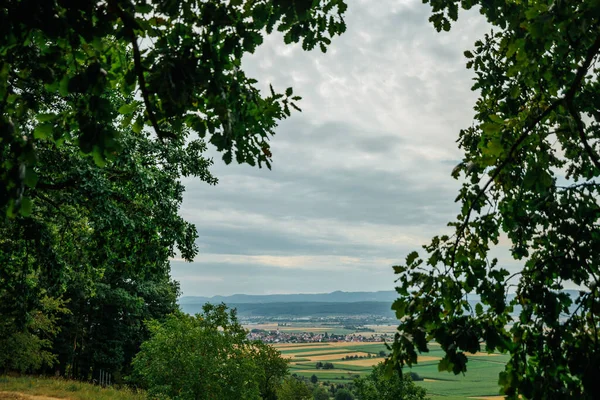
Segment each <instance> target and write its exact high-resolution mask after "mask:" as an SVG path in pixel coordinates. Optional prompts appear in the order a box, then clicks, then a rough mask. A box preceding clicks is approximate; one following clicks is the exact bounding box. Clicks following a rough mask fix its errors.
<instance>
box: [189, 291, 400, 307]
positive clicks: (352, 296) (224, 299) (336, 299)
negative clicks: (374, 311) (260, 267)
mask: <svg viewBox="0 0 600 400" xmlns="http://www.w3.org/2000/svg"><path fill="white" fill-rule="evenodd" d="M396 298H398V294H397V293H396V292H395V291H393V290H388V291H379V292H342V291H339V290H338V291H335V292H332V293H311V294H303V293H299V294H266V295H253V294H234V295H231V296H213V297H202V296H183V297H181V298H180V299H179V304H181V305H184V304H204V303H226V304H232V303H235V304H249V303H254V304H256V303H313V302H314V303H356V302H364V301H367V302H385V303H391V302H393V301H394V300H395V299H396Z"/></svg>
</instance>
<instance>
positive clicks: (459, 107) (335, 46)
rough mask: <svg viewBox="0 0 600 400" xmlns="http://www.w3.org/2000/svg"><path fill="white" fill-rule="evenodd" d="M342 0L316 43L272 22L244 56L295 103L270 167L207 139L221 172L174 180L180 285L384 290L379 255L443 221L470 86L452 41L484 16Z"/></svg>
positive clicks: (405, 248)
mask: <svg viewBox="0 0 600 400" xmlns="http://www.w3.org/2000/svg"><path fill="white" fill-rule="evenodd" d="M348 3H349V9H348V12H347V14H346V18H345V20H346V23H347V27H348V29H347V31H346V33H344V34H343V35H342V36H340V37H336V38H335V39H334V40H333V41H332V44H331V46H330V47H329V50H328V51H327V53H325V54H323V53H321V52H320V51H319V50H313V51H311V52H305V51H303V50H302V49H301V47H300V46H299V45H294V46H290V45H285V44H284V43H283V39H282V37H281V36H280V35H272V36H268V37H265V41H264V43H263V45H262V46H261V47H260V48H259V49H258V50H257V52H256V53H255V54H253V55H251V56H249V57H247V58H245V59H244V60H243V66H242V68H243V69H244V70H245V72H246V74H247V75H248V76H250V77H254V78H255V79H257V80H258V81H259V82H260V84H261V85H262V86H261V88H262V89H266V88H268V85H269V84H272V85H273V87H274V88H275V89H276V90H278V91H279V92H282V91H284V90H285V88H287V87H289V86H292V87H293V88H294V94H298V95H300V96H302V98H303V99H302V101H300V102H299V106H300V107H301V108H302V110H303V112H302V113H298V112H296V113H293V114H292V116H291V118H289V119H287V120H284V121H282V122H281V123H280V124H279V126H278V128H277V129H276V135H275V136H274V137H273V138H272V140H271V150H272V153H273V168H272V170H270V171H269V170H268V169H266V168H263V169H258V168H253V167H250V166H248V165H242V166H240V165H233V164H232V165H228V166H225V165H224V163H223V162H222V161H221V160H220V155H218V154H217V153H213V152H211V153H210V155H211V156H212V157H214V161H215V165H214V167H213V168H212V172H213V174H214V175H215V176H216V177H217V178H218V179H219V184H218V185H217V186H209V185H207V184H205V183H202V182H199V181H197V180H185V181H184V183H185V185H186V194H185V198H184V203H183V206H182V209H181V214H182V216H183V217H184V218H185V219H186V220H188V221H190V222H192V223H194V224H195V225H196V227H197V229H198V233H199V238H198V240H197V244H198V247H199V250H200V251H199V254H198V256H197V257H196V258H195V259H194V261H193V262H191V263H187V262H183V261H181V260H178V259H173V260H172V261H171V268H172V271H171V274H172V277H173V278H174V279H176V280H178V281H180V284H181V289H182V291H183V295H185V296H192V295H197V296H213V295H230V294H236V293H246V294H273V293H323V292H331V291H335V290H343V291H376V290H393V288H394V280H395V277H394V274H393V271H392V268H391V267H392V266H393V265H395V264H399V263H401V262H402V261H403V260H404V258H405V257H406V255H407V254H408V253H409V252H411V251H413V250H419V249H420V248H421V246H422V245H424V244H426V243H428V241H429V240H430V239H431V237H433V236H434V235H438V234H442V233H445V232H448V228H447V227H446V224H447V223H448V222H449V221H452V220H453V219H454V218H455V217H456V215H457V213H458V205H457V204H455V203H454V199H455V198H456V196H457V194H458V189H459V186H460V183H459V182H458V181H455V180H454V179H453V178H452V177H451V176H450V172H451V171H452V169H453V168H454V166H455V165H456V164H458V163H459V162H460V160H461V158H462V155H461V152H460V151H459V149H458V147H457V144H456V139H457V138H458V133H459V131H460V129H461V128H466V127H468V126H470V125H471V123H472V117H473V105H474V104H475V101H476V98H477V94H476V93H474V92H472V91H471V89H470V88H471V86H472V78H473V72H472V71H471V70H467V69H466V67H465V64H466V59H465V57H464V55H463V52H464V51H465V50H467V49H472V48H473V43H474V42H475V41H476V40H477V39H478V38H481V37H482V36H483V34H484V33H485V32H488V31H489V29H490V27H489V26H488V25H487V24H486V22H485V21H484V19H483V17H481V16H480V15H479V14H478V12H477V11H474V10H471V11H469V12H463V13H462V14H461V15H460V17H459V21H458V23H456V24H455V25H454V26H453V28H452V30H451V32H449V33H447V32H443V33H438V32H436V30H435V29H434V28H433V26H432V25H431V23H429V22H428V21H427V19H428V18H429V15H430V13H431V11H430V7H429V6H428V5H424V4H422V3H421V1H420V0H402V1H392V0H377V1H373V0H350V1H349V2H348ZM507 262H508V261H507ZM508 269H509V270H510V269H511V268H508Z"/></svg>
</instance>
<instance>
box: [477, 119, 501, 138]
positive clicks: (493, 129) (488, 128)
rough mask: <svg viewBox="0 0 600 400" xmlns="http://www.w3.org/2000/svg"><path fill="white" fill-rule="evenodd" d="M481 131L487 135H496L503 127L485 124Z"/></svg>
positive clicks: (489, 123) (490, 123)
mask: <svg viewBox="0 0 600 400" xmlns="http://www.w3.org/2000/svg"><path fill="white" fill-rule="evenodd" d="M481 130H482V131H483V133H485V134H486V135H494V134H496V133H499V132H501V131H502V125H499V124H495V123H492V122H485V123H483V124H481Z"/></svg>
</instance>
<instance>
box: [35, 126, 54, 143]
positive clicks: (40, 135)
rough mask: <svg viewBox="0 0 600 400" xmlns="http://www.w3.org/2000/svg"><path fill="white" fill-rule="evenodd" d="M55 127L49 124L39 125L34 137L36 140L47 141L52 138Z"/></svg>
mask: <svg viewBox="0 0 600 400" xmlns="http://www.w3.org/2000/svg"><path fill="white" fill-rule="evenodd" d="M53 128H54V127H53V125H52V124H49V123H43V124H38V125H37V126H36V127H35V129H34V130H33V137H34V138H36V139H47V138H48V137H50V136H52V129H53Z"/></svg>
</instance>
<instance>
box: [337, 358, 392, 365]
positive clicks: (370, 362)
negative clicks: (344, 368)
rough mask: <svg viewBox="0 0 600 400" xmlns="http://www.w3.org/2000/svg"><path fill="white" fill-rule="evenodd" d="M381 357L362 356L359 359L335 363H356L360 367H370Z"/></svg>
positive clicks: (377, 362) (381, 359)
mask: <svg viewBox="0 0 600 400" xmlns="http://www.w3.org/2000/svg"><path fill="white" fill-rule="evenodd" d="M381 361H383V358H363V359H361V360H348V361H339V362H336V365H337V364H339V365H358V366H360V367H370V366H373V365H377V364H379V363H380V362H381Z"/></svg>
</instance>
